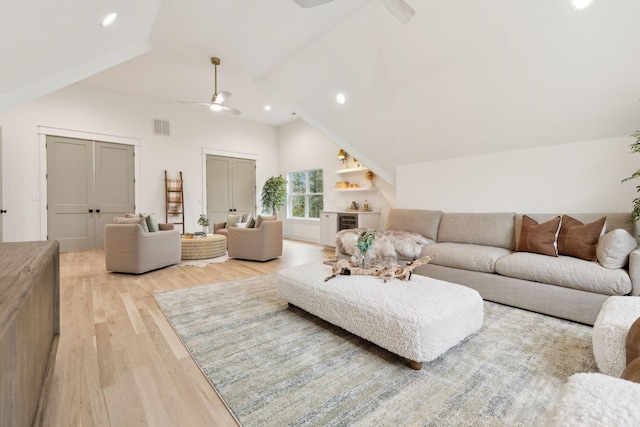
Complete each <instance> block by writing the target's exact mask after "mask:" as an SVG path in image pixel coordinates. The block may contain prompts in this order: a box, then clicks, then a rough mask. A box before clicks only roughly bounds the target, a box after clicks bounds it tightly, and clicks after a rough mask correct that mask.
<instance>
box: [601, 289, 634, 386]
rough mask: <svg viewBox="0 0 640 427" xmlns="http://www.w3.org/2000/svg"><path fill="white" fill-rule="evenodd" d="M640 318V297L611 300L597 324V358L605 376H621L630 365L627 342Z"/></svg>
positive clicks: (617, 297)
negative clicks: (627, 355) (630, 330)
mask: <svg viewBox="0 0 640 427" xmlns="http://www.w3.org/2000/svg"><path fill="white" fill-rule="evenodd" d="M638 317H640V297H631V296H615V297H609V298H607V299H606V300H605V302H604V304H602V309H601V310H600V313H599V314H598V317H597V318H596V322H595V324H594V325H593V333H592V342H593V355H594V357H595V359H596V363H597V365H598V369H599V370H600V372H601V373H603V374H606V375H611V376H613V377H619V376H620V374H622V371H623V370H624V368H625V366H627V360H626V353H625V342H626V339H627V332H628V331H629V328H630V327H631V325H632V324H633V322H634V321H635V320H636V319H637V318H638Z"/></svg>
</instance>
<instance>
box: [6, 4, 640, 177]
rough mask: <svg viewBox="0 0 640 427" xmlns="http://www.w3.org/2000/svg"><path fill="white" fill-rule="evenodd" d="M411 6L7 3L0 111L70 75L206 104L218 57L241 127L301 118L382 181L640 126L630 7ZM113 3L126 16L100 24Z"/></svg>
mask: <svg viewBox="0 0 640 427" xmlns="http://www.w3.org/2000/svg"><path fill="white" fill-rule="evenodd" d="M408 2H409V3H410V4H411V5H412V6H413V8H414V9H415V10H416V15H415V17H414V18H413V19H412V20H411V21H410V22H409V23H408V24H407V25H402V24H401V23H399V22H398V21H397V20H395V19H394V18H393V16H391V15H390V14H389V13H388V11H387V10H386V9H385V8H384V7H383V6H382V5H381V4H380V2H378V1H376V0H335V1H333V2H331V3H328V4H325V5H322V6H319V7H317V8H312V9H302V8H299V7H298V6H297V5H296V4H295V3H294V2H293V0H163V1H162V2H160V1H159V0H136V2H131V1H130V0H129V1H127V0H109V1H107V0H102V1H91V2H87V1H84V0H66V1H64V2H50V1H46V0H5V1H3V2H2V4H0V34H2V36H3V37H2V38H1V39H0V40H1V41H0V48H1V49H2V50H1V51H2V52H3V55H2V57H3V66H2V69H1V70H0V111H1V110H3V109H7V108H10V107H12V106H14V105H18V104H20V103H24V102H28V101H30V100H32V99H34V98H35V97H37V96H41V95H43V94H45V93H48V92H51V91H53V90H57V89H59V88H61V87H64V86H66V85H68V84H71V83H74V82H78V81H79V82H80V83H79V84H82V85H88V86H93V87H99V88H103V89H106V90H111V91H116V92H122V93H127V94H133V95H136V96H140V97H145V98H149V99H153V100H155V101H158V102H170V103H174V102H177V101H208V100H209V99H210V98H211V95H212V94H213V67H212V65H211V63H210V57H211V56H218V57H220V58H221V60H222V64H221V66H220V67H218V89H219V90H224V91H228V92H231V93H232V94H233V96H232V97H231V98H229V99H228V101H226V103H227V104H228V105H230V106H232V107H235V108H237V109H239V110H241V111H242V114H241V115H240V116H239V119H244V120H250V121H255V122H259V123H264V124H269V125H275V126H277V125H281V124H284V123H286V122H288V121H289V120H291V118H292V117H294V116H292V112H294V111H295V113H296V114H297V115H298V116H299V117H301V118H303V119H304V120H306V121H307V122H309V123H311V124H312V125H314V126H315V127H317V128H318V129H319V130H321V131H322V132H323V133H325V134H326V135H327V136H329V137H330V138H332V139H333V140H334V141H336V143H337V144H339V145H340V146H342V147H344V148H345V149H346V150H347V151H348V152H350V153H351V154H353V155H355V156H356V157H358V159H359V160H361V161H363V162H364V163H365V164H367V165H368V166H370V167H372V168H373V169H374V170H376V171H377V172H378V173H379V174H381V175H382V176H383V177H384V178H386V179H387V180H389V181H390V182H393V180H394V175H395V167H396V166H397V165H401V164H409V163H416V162H423V161H429V160H436V159H443V158H450V157H458V156H463V155H471V154H482V153H488V152H495V151H503V150H511V149H518V148H525V147H530V146H536V145H551V144H561V143H569V142H576V141H587V140H596V139H604V138H608V137H617V136H622V135H628V134H630V133H631V132H632V131H634V130H635V129H637V128H639V127H640V102H638V101H639V99H640V55H638V52H639V51H640V25H638V18H639V17H640V2H639V1H637V0H594V4H593V6H592V7H591V8H590V9H588V10H586V11H582V12H577V11H574V10H573V9H572V8H571V6H570V4H569V0H531V1H529V2H524V1H514V0H486V1H477V0H447V1H443V0H408ZM54 4H56V7H54V6H53V5H54ZM107 9H114V10H117V11H118V12H119V13H120V18H119V20H118V21H117V23H116V25H115V26H113V27H110V28H106V29H105V28H101V27H100V26H99V25H97V24H96V22H97V21H99V19H101V17H102V15H104V14H105V13H106V10H107ZM33 11H37V12H36V13H34V12H33ZM34 15H35V16H34ZM144 52H148V53H144ZM138 55H139V56H138ZM131 58H133V59H131ZM109 67H111V68H109ZM107 68H108V69H107ZM103 70H104V71H103ZM339 91H342V92H344V93H345V94H346V96H347V103H346V104H345V105H338V104H337V103H336V102H335V95H336V93H337V92H339ZM266 104H270V105H271V106H272V107H273V109H272V111H270V112H267V111H265V110H264V106H265V105H266ZM181 108H184V109H195V108H206V107H201V106H195V105H181ZM212 114H214V113H213V112H212ZM218 114H220V113H218Z"/></svg>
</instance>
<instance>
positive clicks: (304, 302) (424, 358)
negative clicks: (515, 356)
mask: <svg viewBox="0 0 640 427" xmlns="http://www.w3.org/2000/svg"><path fill="white" fill-rule="evenodd" d="M330 275H331V267H329V266H328V265H324V264H321V263H312V264H306V265H302V266H298V267H291V268H287V269H284V270H280V271H279V272H278V274H277V283H278V294H279V295H280V297H281V298H283V299H285V300H287V301H288V302H289V304H292V305H295V306H297V307H300V308H302V309H303V310H305V311H308V312H309V313H311V314H313V315H315V316H318V317H320V318H321V319H324V320H326V321H327V322H330V323H333V324H334V325H336V326H339V327H341V328H343V329H345V330H347V331H349V332H351V333H353V334H355V335H358V336H359V337H361V338H364V339H366V340H368V341H371V342H372V343H374V344H377V345H379V346H380V347H383V348H385V349H387V350H389V351H391V352H393V353H395V354H398V355H400V356H402V357H406V358H407V359H409V361H410V366H411V367H412V368H414V369H421V368H422V362H428V361H430V360H433V359H435V358H437V357H438V356H440V355H441V354H443V353H444V352H446V351H447V350H448V349H450V348H451V347H453V346H455V345H456V344H458V343H460V342H461V341H462V340H464V339H465V338H466V337H468V336H469V335H471V334H472V333H474V332H476V331H477V330H479V329H480V327H481V326H482V322H483V320H484V306H483V302H482V298H481V297H480V294H479V293H478V292H477V291H475V290H473V289H471V288H467V287H464V286H461V285H456V284H453V283H448V282H444V281H442V280H435V279H431V278H428V277H424V276H419V275H416V274H414V275H413V277H412V278H411V280H410V281H408V282H405V281H402V280H398V279H392V280H389V281H388V282H387V283H384V281H383V280H381V279H379V278H377V277H373V276H336V277H334V278H333V279H331V280H329V281H327V282H325V281H324V279H325V278H326V277H328V276H330Z"/></svg>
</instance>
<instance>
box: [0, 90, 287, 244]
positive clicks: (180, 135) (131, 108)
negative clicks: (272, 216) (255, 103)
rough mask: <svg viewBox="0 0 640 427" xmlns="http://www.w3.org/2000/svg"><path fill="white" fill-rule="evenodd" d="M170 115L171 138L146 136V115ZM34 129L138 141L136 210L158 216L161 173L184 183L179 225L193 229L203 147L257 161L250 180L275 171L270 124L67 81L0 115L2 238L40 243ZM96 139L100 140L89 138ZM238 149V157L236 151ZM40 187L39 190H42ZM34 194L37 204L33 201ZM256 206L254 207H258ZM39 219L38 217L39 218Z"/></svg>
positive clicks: (39, 180) (199, 208)
mask: <svg viewBox="0 0 640 427" xmlns="http://www.w3.org/2000/svg"><path fill="white" fill-rule="evenodd" d="M153 117H155V118H160V119H166V120H169V121H170V123H171V136H170V137H166V136H156V135H153V134H152V126H151V123H152V118H153ZM38 126H46V127H51V128H61V129H66V130H74V131H81V132H88V133H96V134H104V136H105V137H104V140H110V138H112V137H110V136H111V135H116V136H120V137H128V138H133V139H134V140H135V139H137V140H138V141H139V143H138V144H137V145H138V146H139V153H140V158H139V159H137V165H139V171H138V172H139V176H140V181H141V182H140V183H139V188H140V194H139V199H140V204H139V206H137V209H136V210H137V211H138V212H148V213H154V214H156V216H157V217H158V218H159V219H160V220H164V212H165V207H164V203H165V194H164V171H165V169H166V170H167V171H168V172H169V174H170V175H172V176H176V175H177V174H178V172H179V171H182V172H183V177H184V180H185V201H186V204H185V211H186V216H187V217H186V230H187V232H188V231H197V230H199V229H200V227H199V226H197V224H196V221H197V218H198V215H199V214H200V212H202V211H203V205H202V203H203V196H204V195H203V162H202V160H203V151H204V150H218V151H221V152H224V153H228V154H229V155H233V156H243V154H242V153H245V154H248V155H250V156H251V157H252V158H257V161H256V165H257V172H256V174H257V175H256V185H257V186H258V188H259V189H260V188H262V185H263V183H264V181H265V180H266V179H267V178H268V177H269V176H272V175H275V174H277V173H278V158H277V153H278V150H277V129H276V128H275V127H271V126H265V125H259V124H255V123H251V122H247V121H243V120H240V119H238V118H235V117H232V116H228V115H215V114H213V113H212V112H211V111H209V110H208V109H206V108H199V107H198V106H192V105H182V104H178V103H177V102H176V103H175V104H167V103H152V102H146V101H141V100H139V99H137V98H132V97H126V96H122V95H119V94H115V93H111V92H105V91H101V90H97V89H93V88H88V87H84V86H81V85H74V86H70V87H68V88H66V89H63V90H61V91H58V92H56V93H54V94H51V95H48V96H46V97H43V98H40V99H39V100H37V101H35V102H33V103H31V104H28V105H26V106H22V107H18V108H15V109H13V110H11V111H8V112H5V113H3V114H0V127H2V130H3V142H4V144H3V156H2V163H3V164H2V173H3V176H4V182H3V189H4V209H7V211H8V212H7V214H5V215H4V218H3V220H4V240H5V241H7V242H8V241H28V240H40V239H41V236H43V235H44V236H46V230H43V229H42V228H46V214H45V213H44V211H43V209H42V207H41V204H42V205H43V204H44V202H46V194H40V192H41V183H42V182H44V176H43V171H44V170H45V167H44V166H43V165H42V164H41V159H42V158H46V156H44V157H43V153H42V152H41V147H40V144H39V136H38ZM96 139H100V138H98V137H96ZM238 153H240V154H238ZM45 188H46V187H45ZM34 195H39V196H40V198H41V199H42V203H41V201H34V200H32V198H33V196H34ZM258 209H260V208H259V207H258ZM43 216H45V218H44V221H43Z"/></svg>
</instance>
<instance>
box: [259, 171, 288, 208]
mask: <svg viewBox="0 0 640 427" xmlns="http://www.w3.org/2000/svg"><path fill="white" fill-rule="evenodd" d="M260 203H261V204H262V212H265V213H266V212H271V214H272V215H274V216H277V215H278V209H280V208H281V207H283V206H284V205H285V203H287V181H286V180H285V179H284V178H283V177H282V175H279V176H272V177H271V178H269V179H267V181H266V182H265V183H264V186H263V187H262V195H261V196H260Z"/></svg>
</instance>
